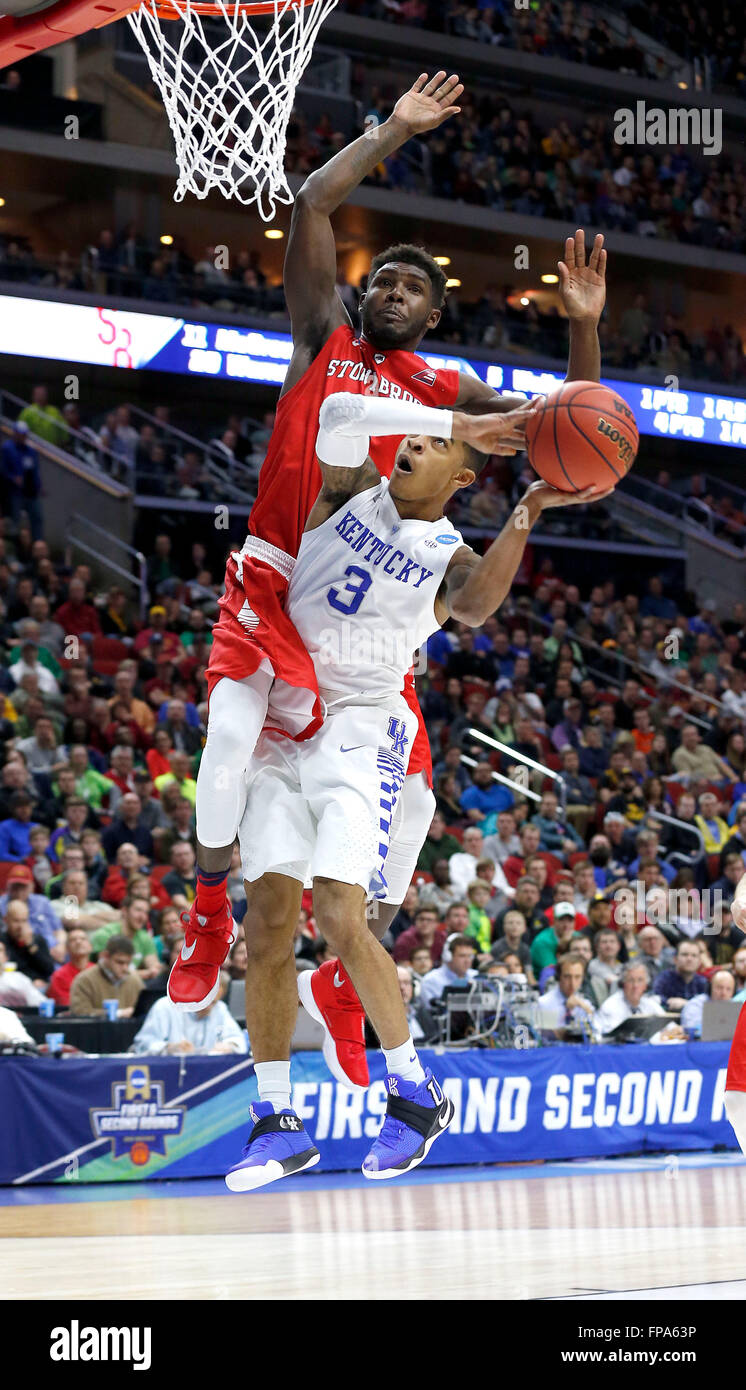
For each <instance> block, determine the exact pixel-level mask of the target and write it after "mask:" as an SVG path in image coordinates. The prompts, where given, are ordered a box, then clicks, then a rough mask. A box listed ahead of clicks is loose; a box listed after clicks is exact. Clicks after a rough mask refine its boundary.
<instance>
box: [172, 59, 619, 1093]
mask: <svg viewBox="0 0 746 1390" xmlns="http://www.w3.org/2000/svg"><path fill="white" fill-rule="evenodd" d="M462 90H463V88H462V86H461V84H460V83H459V82H458V79H457V78H456V77H451V78H447V77H446V74H445V73H444V72H439V73H437V74H436V75H435V77H433V78H432V79H430V80H428V78H427V76H426V75H425V74H423V75H421V76H420V78H418V80H417V82H416V83H415V84H414V86H413V87H412V88H411V90H410V91H409V92H407V93H405V94H404V96H403V97H401V98H400V100H399V101H398V102H397V105H396V107H395V109H394V112H393V114H392V116H391V117H390V119H389V120H388V121H386V122H385V123H384V124H383V125H381V126H378V127H376V128H375V129H373V130H371V131H368V132H367V133H366V134H365V135H363V136H361V137H360V139H358V140H355V141H354V142H353V143H352V144H351V145H349V146H348V147H347V148H346V149H345V150H342V151H341V152H340V153H339V154H338V155H335V156H334V158H333V159H332V160H330V161H329V163H328V164H327V165H325V166H324V167H323V168H322V169H320V170H318V171H316V173H314V174H312V175H311V176H310V177H309V178H308V180H307V181H306V183H305V185H304V187H303V189H302V190H301V192H300V194H299V195H298V198H297V199H296V203H295V206H294V209H293V219H292V226H291V231H290V237H289V242H288V250H287V256H286V261H285V272H284V279H285V293H286V298H287V302H288V307H289V310H290V316H291V320H292V334H293V356H292V359H291V363H290V367H289V370H288V375H287V378H286V380H285V384H284V387H283V391H282V394H281V398H280V402H279V406H278V410H277V417H276V423H275V430H274V432H273V436H272V439H271V441H270V446H269V449H268V453H267V457H266V459H265V462H264V464H263V466H262V470H261V475H260V483H259V494H258V497H257V501H256V503H255V505H254V508H253V510H252V513H251V518H250V532H249V536H248V537H247V540H246V542H245V544H244V546H243V549H242V551H241V552H236V553H234V555H233V556H232V557H231V560H230V561H229V563H228V567H227V573H226V591H225V593H224V595H223V597H222V599H221V601H220V603H221V616H220V621H219V623H218V625H217V627H216V628H215V631H214V638H215V640H214V642H213V648H212V652H211V658H210V665H209V669H208V683H209V689H210V717H209V724H208V740H207V745H206V748H205V751H204V754H203V758H202V765H201V768H200V777H199V781H198V789H197V836H198V886H197V897H196V901H195V903H194V904H193V907H192V910H191V913H190V919H189V921H188V923H187V924H186V941H185V944H184V948H183V951H182V956H181V958H180V960H179V961H178V962H177V964H176V966H175V967H174V969H173V971H172V975H171V979H170V981H169V994H170V997H171V998H172V1000H173V1001H174V1002H175V1003H177V1004H180V1005H181V1006H182V1007H186V1008H191V1009H196V1008H202V1007H204V1006H205V1003H206V1002H207V1000H208V999H209V997H211V992H213V993H214V990H215V989H216V988H217V973H218V969H219V966H220V964H221V963H222V960H223V958H224V955H225V953H226V952H227V949H228V945H229V941H230V934H231V928H232V923H231V919H230V909H229V906H228V905H227V900H226V894H225V879H226V875H227V870H228V865H229V862H230V853H231V847H232V844H233V840H234V837H235V833H236V828H237V825H238V821H239V819H240V815H241V810H242V800H243V797H242V792H243V789H244V787H245V780H244V772H245V769H246V767H247V765H248V762H249V759H250V757H251V753H252V751H253V747H254V744H255V741H256V737H257V735H258V732H259V728H260V727H261V723H262V722H263V719H264V714H265V713H267V716H268V723H269V724H270V726H273V727H280V728H282V729H283V730H284V731H285V732H288V733H290V734H291V735H292V736H294V737H309V736H310V735H311V734H312V733H314V732H315V731H316V729H317V728H318V727H319V723H320V720H321V717H322V711H321V709H320V707H319V702H318V695H317V691H316V686H315V679H314V676H313V671H312V667H311V663H310V659H309V658H308V655H307V653H306V652H305V650H304V649H303V648H302V646H301V644H300V642H299V640H298V637H297V634H296V633H295V630H294V628H293V627H292V624H291V623H290V622H289V620H288V618H287V616H286V615H285V613H284V609H283V601H284V597H285V593H286V590H287V584H288V582H289V578H290V574H291V572H292V566H293V559H294V556H295V555H296V554H297V549H298V545H299V543H300V537H301V533H302V531H303V527H304V525H305V521H306V518H307V515H308V513H309V511H310V509H311V506H312V504H313V501H314V499H315V497H316V494H317V492H318V488H319V485H320V476H319V470H318V465H317V464H316V461H315V457H314V439H315V430H316V421H317V418H318V410H319V408H320V405H321V402H322V400H323V399H324V397H325V396H327V395H329V394H331V393H332V392H335V391H340V390H344V391H356V390H357V391H364V392H377V393H378V394H389V395H391V396H392V397H394V398H399V399H402V398H404V399H406V398H407V397H409V398H412V399H415V400H418V401H420V402H421V403H422V404H425V405H439V406H452V405H455V406H458V407H459V408H460V409H463V410H466V411H473V412H475V413H485V412H490V413H492V412H495V411H503V412H506V415H505V433H504V442H503V444H502V447H501V450H500V451H501V452H503V453H506V454H513V453H515V451H516V449H518V448H521V447H522V445H523V442H524V431H525V424H526V419H527V412H526V408H525V403H524V402H523V400H522V398H519V397H512V398H511V397H505V396H503V397H499V396H497V395H496V394H495V392H494V391H492V390H491V388H489V387H488V386H486V385H485V384H484V383H483V382H481V381H479V380H478V379H476V378H473V377H470V376H468V375H466V374H463V373H458V372H452V371H434V370H433V369H431V368H429V367H428V366H427V364H426V363H425V362H424V361H423V359H422V358H420V357H418V356H416V353H415V349H416V348H417V346H418V344H419V343H420V341H421V339H422V337H423V336H424V334H425V333H426V332H427V331H428V330H431V329H434V328H435V327H436V326H437V323H438V321H439V319H440V312H441V306H442V303H443V297H444V288H445V277H444V275H443V273H442V271H441V269H440V267H439V266H437V265H436V263H435V262H434V261H433V260H432V258H431V257H430V256H429V255H428V254H427V253H426V252H425V251H423V250H422V248H420V247H413V246H396V247H391V248H389V249H388V250H387V251H385V252H383V253H381V254H379V255H378V256H377V257H376V258H375V259H374V261H373V263H372V265H371V272H370V276H369V281H368V290H367V293H366V295H365V297H364V299H363V301H362V303H361V320H362V332H361V333H360V334H356V332H355V330H354V329H353V327H352V325H351V323H350V320H349V316H348V314H347V311H346V310H345V308H344V306H343V304H342V302H341V300H340V299H339V297H338V295H337V293H336V288H335V283H336V248H335V243H334V235H333V232H332V227H331V222H330V217H331V215H332V213H333V212H334V211H335V210H336V209H337V208H338V207H339V206H340V205H341V204H342V203H343V202H344V201H345V199H346V198H347V197H349V195H350V194H351V193H352V192H353V190H354V189H355V188H356V187H357V186H358V184H359V183H360V182H361V181H362V180H363V179H364V178H365V177H366V175H367V174H369V173H371V172H372V170H373V169H374V168H375V166H376V165H377V164H378V163H379V162H380V161H381V160H382V159H384V158H386V157H387V156H388V155H390V154H391V153H393V151H394V150H396V149H398V148H399V147H400V146H401V145H402V144H404V143H405V141H406V140H407V139H408V138H410V136H412V135H421V134H423V133H424V132H426V131H428V130H432V129H435V128H436V127H437V126H439V125H440V124H441V123H442V122H443V121H444V120H446V119H447V118H448V117H450V116H451V115H455V114H456V113H457V112H458V110H459V108H458V106H457V105H456V104H455V103H456V102H457V101H458V98H459V96H460V94H461V92H462ZM602 245H603V239H602V238H601V237H597V238H596V243H595V245H594V247H593V250H592V252H591V255H590V258H589V261H588V264H587V265H586V256H585V247H584V240H583V234H582V232H578V233H576V235H575V238H569V239H568V242H567V244H566V248H565V256H566V259H565V262H562V263H561V266H560V279H561V292H562V297H563V302H564V304H565V308H566V311H567V313H568V317H569V319H570V361H569V368H568V379H573V378H576V379H580V378H583V379H585V380H598V379H599V375H600V352H599V346H598V337H597V332H596V326H597V323H598V319H599V317H600V314H601V311H602V308H603V304H604V297H605V285H604V273H605V260H606V253H605V251H604V250H603V249H602ZM397 444H398V440H396V439H391V438H389V439H380V440H374V441H373V442H372V445H371V452H372V456H373V458H374V460H375V462H376V464H377V466H378V468H379V469H380V471H381V473H382V474H383V475H384V476H385V477H388V476H389V475H390V473H391V470H392V467H393V463H394V457H395V452H396V446H397ZM405 694H406V697H407V699H408V701H409V702H410V703H412V707H413V708H415V709H416V708H417V706H416V700H415V696H414V691H413V689H409V690H407V691H405ZM260 716H261V717H260ZM429 768H430V758H429V748H428V744H427V738H426V735H425V733H424V730H423V729H421V732H420V736H419V738H418V740H417V744H416V746H415V749H414V750H413V754H412V759H411V760H410V776H409V777H408V778H407V784H412V786H413V788H414V796H412V795H411V794H410V801H413V802H415V801H416V800H417V798H418V797H419V806H415V807H414V809H412V808H408V807H407V806H405V807H404V810H405V817H404V822H403V826H407V823H408V822H409V821H412V822H416V824H414V825H413V827H410V829H409V834H408V835H407V833H406V832H405V833H404V836H403V839H404V841H405V842H407V841H409V842H410V843H405V844H404V846H403V848H402V849H401V855H400V858H401V860H402V861H403V860H404V859H405V858H408V859H409V861H410V864H411V868H410V877H411V871H413V869H414V866H415V863H416V858H417V854H418V852H419V848H420V845H421V842H422V840H423V838H424V835H425V834H426V831H427V828H428V825H429V821H430V818H431V814H432V806H433V800H432V793H431V792H430V791H429V788H428V785H427V781H428V776H429ZM423 774H424V775H423ZM402 801H403V802H404V797H403V798H402ZM410 811H411V812H412V813H411V815H410ZM402 829H403V827H400V830H399V834H400V837H401V833H402ZM392 850H393V846H392ZM408 882H409V879H407V883H408ZM405 888H406V884H405V885H404V887H403V888H402V889H401V891H400V896H399V901H400V900H401V897H403V895H404V891H405ZM395 907H396V904H394V903H392V904H391V905H390V906H389V908H388V910H386V909H383V910H382V911H381V913H380V916H379V919H378V922H377V923H376V927H377V934H379V933H380V934H383V931H385V928H386V926H387V925H388V922H389V921H390V920H391V917H392V916H393V914H394V911H395ZM298 908H299V902H298V898H297V884H296V883H295V882H293V881H291V880H286V879H284V878H278V876H271V875H270V876H268V877H267V879H266V880H262V881H261V882H260V883H259V884H257V885H254V887H253V888H252V889H251V892H250V896H249V907H248V910H247V915H246V919H245V931H246V939H247V946H248V950H249V958H250V968H249V971H248V974H247V980H248V985H247V1017H248V1018H250V1022H249V1032H250V1036H251V1040H252V1047H253V1051H254V1055H255V1057H256V1059H257V1062H258V1063H259V1065H260V1066H261V1063H262V1061H263V1060H264V1059H265V1058H267V1059H269V1058H278V1057H283V1056H286V1055H288V1054H289V1041H290V1037H291V1035H292V1031H293V1027H294V1024H295V1016H296V1012H297V992H296V984H295V965H294V957H293V933H294V927H295V923H296V921H297V917H298ZM331 964H332V963H328V964H327V966H326V967H325V968H324V969H323V970H322V971H321V972H318V974H317V977H315V981H314V995H315V996H316V992H317V990H318V991H319V998H318V999H317V1000H316V1002H317V1004H318V1006H319V1009H320V1013H321V1015H322V1017H323V1020H324V1023H325V1024H326V1026H327V1028H329V1025H330V1023H331V1024H332V1031H333V1032H334V1033H335V1034H336V1037H335V1045H336V1056H337V1061H338V1063H339V1069H340V1071H341V1074H342V1076H341V1078H340V1079H342V1077H343V1078H344V1079H346V1080H347V1081H348V1082H350V1081H352V1082H353V1083H357V1084H365V1081H366V1080H367V1066H366V1063H365V1053H364V1049H363V1046H362V1011H361V1010H360V1006H359V1004H358V1002H357V999H356V997H355V996H354V994H353V993H352V991H351V988H349V987H348V985H347V984H346V982H345V981H344V979H343V977H341V976H340V973H339V972H338V971H337V968H336V965H334V967H333V969H331V970H330V969H329V965H331ZM327 977H328V978H327ZM322 991H323V997H322V996H321V992H322ZM327 1004H328V1005H329V1008H327V1007H326V1005H327ZM332 1005H333V1006H334V1013H335V1017H334V1018H332V1013H331V1008H332Z"/></svg>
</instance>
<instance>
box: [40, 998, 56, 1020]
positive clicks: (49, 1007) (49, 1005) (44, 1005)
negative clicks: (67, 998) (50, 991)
mask: <svg viewBox="0 0 746 1390" xmlns="http://www.w3.org/2000/svg"><path fill="white" fill-rule="evenodd" d="M39 1016H40V1018H54V1000H53V999H42V1001H41V1003H40V1005H39Z"/></svg>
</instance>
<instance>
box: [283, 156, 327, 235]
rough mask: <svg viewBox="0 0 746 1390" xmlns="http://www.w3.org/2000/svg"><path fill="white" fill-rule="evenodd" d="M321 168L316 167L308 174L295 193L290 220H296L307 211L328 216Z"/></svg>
mask: <svg viewBox="0 0 746 1390" xmlns="http://www.w3.org/2000/svg"><path fill="white" fill-rule="evenodd" d="M322 175H323V170H322V169H316V170H315V171H314V173H313V174H309V175H308V178H307V179H306V181H305V183H304V185H303V187H302V188H301V189H299V191H298V192H297V193H296V195H295V200H294V202H293V214H292V221H293V222H297V221H298V220H299V219H300V218H302V217H304V216H306V215H307V214H308V213H317V214H319V215H320V216H323V217H328V216H329V208H328V207H327V202H328V199H327V198H325V196H324V192H323V178H322V177H321V176H322Z"/></svg>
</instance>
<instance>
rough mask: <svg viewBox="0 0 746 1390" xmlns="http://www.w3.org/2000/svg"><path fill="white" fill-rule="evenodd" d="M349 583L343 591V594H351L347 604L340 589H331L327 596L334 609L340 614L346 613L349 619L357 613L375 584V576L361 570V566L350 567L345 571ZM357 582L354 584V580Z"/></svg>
mask: <svg viewBox="0 0 746 1390" xmlns="http://www.w3.org/2000/svg"><path fill="white" fill-rule="evenodd" d="M345 578H346V579H347V581H348V582H347V583H346V584H345V586H344V589H342V591H341V592H342V594H349V598H348V600H347V602H346V603H344V602H343V601H342V598H341V596H340V590H339V589H330V590H329V591H328V593H327V595H326V597H327V598H328V600H329V602H330V604H331V606H332V608H336V610H337V612H338V613H346V614H347V615H348V617H349V616H350V615H351V614H352V613H357V610H358V608H359V607H360V604H361V603H362V601H363V599H364V598H365V595H366V594H367V592H368V590H369V588H370V586H371V584H372V583H373V575H372V574H369V573H368V570H364V569H361V567H360V565H348V566H347V569H346V570H345ZM353 579H354V580H355V582H354V583H353V582H352V580H353Z"/></svg>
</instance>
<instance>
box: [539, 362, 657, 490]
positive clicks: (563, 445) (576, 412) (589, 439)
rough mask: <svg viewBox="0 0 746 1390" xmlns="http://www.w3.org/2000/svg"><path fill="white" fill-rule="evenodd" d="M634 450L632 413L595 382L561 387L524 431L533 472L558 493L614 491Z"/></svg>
mask: <svg viewBox="0 0 746 1390" xmlns="http://www.w3.org/2000/svg"><path fill="white" fill-rule="evenodd" d="M638 444H639V435H638V433H637V424H636V422H635V417H634V415H633V413H632V411H631V410H630V407H629V406H628V405H627V403H626V401H624V400H622V398H621V396H619V395H617V393H616V392H615V391H612V390H611V389H610V387H608V386H600V385H599V383H598V382H597V381H564V382H563V383H562V385H561V386H558V387H557V389H556V390H555V391H552V392H551V393H550V394H549V395H548V396H547V398H546V401H545V403H544V405H543V406H542V407H541V408H540V409H539V410H537V411H536V414H535V415H534V416H533V417H532V419H531V420H530V421H529V424H528V425H527V427H526V452H527V454H528V458H529V463H530V464H531V467H532V468H534V469H535V470H536V472H537V473H538V474H539V477H540V478H543V479H544V482H545V483H550V484H551V486H552V487H555V488H557V489H558V491H559V492H583V491H584V489H585V488H587V487H592V486H594V485H595V486H596V487H598V488H603V489H606V488H608V487H616V484H617V483H618V482H619V480H620V479H621V478H623V477H624V476H625V474H626V473H628V472H629V470H630V468H631V467H632V464H633V463H634V461H635V456H636V454H637V448H638Z"/></svg>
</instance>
